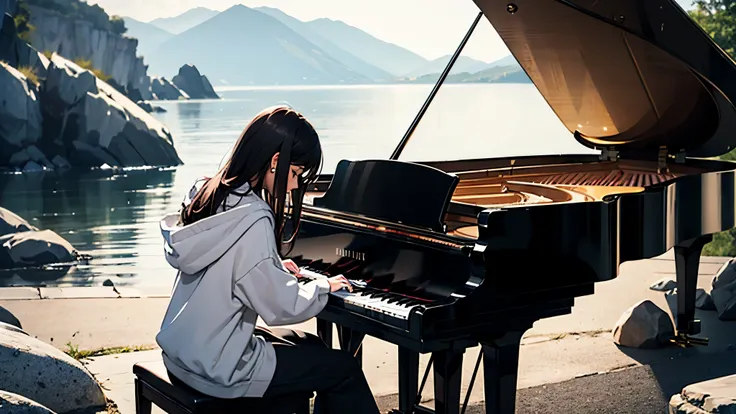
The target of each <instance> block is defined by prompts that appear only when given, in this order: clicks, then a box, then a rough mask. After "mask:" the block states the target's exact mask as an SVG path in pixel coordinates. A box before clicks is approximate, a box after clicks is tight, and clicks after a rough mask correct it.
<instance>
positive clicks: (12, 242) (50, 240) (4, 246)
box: [0, 230, 77, 269]
mask: <svg viewBox="0 0 736 414" xmlns="http://www.w3.org/2000/svg"><path fill="white" fill-rule="evenodd" d="M76 258H77V252H76V251H75V250H74V247H72V245H71V244H70V243H69V242H68V241H66V240H64V239H63V238H62V237H61V236H59V235H58V234H56V233H54V232H53V231H51V230H40V231H26V232H22V233H15V234H8V235H5V236H0V269H16V268H23V267H39V266H43V265H47V264H52V263H71V262H74V261H75V260H76Z"/></svg>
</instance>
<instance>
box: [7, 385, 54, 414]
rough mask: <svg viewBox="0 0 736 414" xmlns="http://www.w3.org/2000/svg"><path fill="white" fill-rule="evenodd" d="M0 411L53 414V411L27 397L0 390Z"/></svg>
mask: <svg viewBox="0 0 736 414" xmlns="http://www.w3.org/2000/svg"><path fill="white" fill-rule="evenodd" d="M0 413H6V414H54V412H53V411H51V410H49V409H48V408H46V407H44V406H43V405H41V404H39V403H37V402H35V401H32V400H29V399H28V398H26V397H24V396H22V395H18V394H14V393H12V392H7V391H3V390H0Z"/></svg>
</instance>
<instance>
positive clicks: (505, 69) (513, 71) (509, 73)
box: [406, 64, 531, 83]
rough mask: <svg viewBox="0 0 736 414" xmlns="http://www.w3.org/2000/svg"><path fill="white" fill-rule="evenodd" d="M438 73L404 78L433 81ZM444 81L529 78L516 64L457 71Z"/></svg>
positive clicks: (511, 81)
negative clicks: (475, 70) (479, 69)
mask: <svg viewBox="0 0 736 414" xmlns="http://www.w3.org/2000/svg"><path fill="white" fill-rule="evenodd" d="M439 77H440V73H432V74H429V75H424V76H421V77H419V78H416V79H412V80H406V82H410V83H435V82H437V79H439ZM444 83H531V79H529V77H528V76H527V75H526V73H525V72H524V71H523V70H522V69H521V66H519V65H518V64H515V65H504V66H494V67H491V68H487V69H483V70H482V71H479V72H476V73H468V72H464V73H457V74H453V75H448V76H447V78H446V79H445V82H444Z"/></svg>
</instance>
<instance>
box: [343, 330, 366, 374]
mask: <svg viewBox="0 0 736 414" xmlns="http://www.w3.org/2000/svg"><path fill="white" fill-rule="evenodd" d="M363 338H365V334H364V333H362V332H356V331H354V330H352V329H350V328H346V327H344V326H342V325H337V340H338V342H339V344H340V349H342V350H343V351H346V352H348V353H350V355H353V356H354V357H355V358H357V359H358V364H360V365H361V366H362V365H363Z"/></svg>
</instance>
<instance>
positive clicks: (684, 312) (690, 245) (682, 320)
mask: <svg viewBox="0 0 736 414" xmlns="http://www.w3.org/2000/svg"><path fill="white" fill-rule="evenodd" d="M711 240H713V235H712V234H709V235H707V236H702V237H698V238H695V239H690V240H687V241H685V242H682V243H680V244H678V245H676V246H675V269H676V272H677V317H676V318H675V319H676V321H677V326H676V328H677V329H676V331H677V333H676V335H675V337H674V338H673V339H672V342H674V343H675V344H676V345H678V346H681V347H689V346H693V345H708V339H707V338H694V337H692V336H691V335H697V334H699V333H700V321H699V320H697V319H695V293H696V291H697V287H698V267H699V266H700V253H701V252H702V250H703V246H705V245H706V244H708V243H710V241H711Z"/></svg>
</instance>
